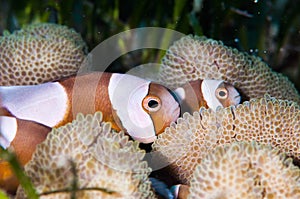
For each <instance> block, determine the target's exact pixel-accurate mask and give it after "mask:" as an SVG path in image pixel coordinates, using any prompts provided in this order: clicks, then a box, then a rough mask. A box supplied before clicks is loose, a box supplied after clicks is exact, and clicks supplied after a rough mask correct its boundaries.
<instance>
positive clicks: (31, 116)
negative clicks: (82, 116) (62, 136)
mask: <svg viewBox="0 0 300 199" xmlns="http://www.w3.org/2000/svg"><path fill="white" fill-rule="evenodd" d="M0 99H1V101H0V103H1V104H0V106H1V107H5V108H6V109H7V110H9V112H10V113H11V114H12V115H13V116H15V117H16V118H19V119H24V120H30V121H34V122H37V123H40V124H43V125H45V126H48V127H54V126H55V125H56V124H58V123H59V122H60V121H61V120H63V118H64V116H65V113H66V111H67V109H68V96H67V94H66V92H65V89H64V87H63V86H62V85H60V84H59V83H58V82H54V83H52V82H50V83H45V84H40V85H34V86H9V87H0Z"/></svg>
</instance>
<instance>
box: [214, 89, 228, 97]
mask: <svg viewBox="0 0 300 199" xmlns="http://www.w3.org/2000/svg"><path fill="white" fill-rule="evenodd" d="M216 96H217V98H219V99H227V97H228V91H227V89H226V88H218V89H217V90H216Z"/></svg>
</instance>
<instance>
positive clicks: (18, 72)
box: [0, 23, 87, 86]
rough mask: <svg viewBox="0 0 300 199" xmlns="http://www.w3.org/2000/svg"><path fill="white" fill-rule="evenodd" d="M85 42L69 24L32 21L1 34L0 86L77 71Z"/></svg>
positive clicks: (26, 83) (48, 78) (83, 54)
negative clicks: (32, 22) (16, 29)
mask: <svg viewBox="0 0 300 199" xmlns="http://www.w3.org/2000/svg"><path fill="white" fill-rule="evenodd" d="M86 48H87V47H86V44H85V42H84V41H83V40H82V38H81V36H80V35H79V34H78V33H76V32H75V31H74V30H73V29H70V28H68V27H66V26H62V25H58V24H50V23H40V24H33V25H28V26H27V27H24V29H21V30H18V31H15V32H13V33H12V34H4V36H2V37H0V76H1V78H0V86H12V85H33V84H40V83H43V82H48V81H54V80H57V79H61V78H63V77H67V76H70V75H74V74H76V72H77V71H78V70H79V68H80V67H82V63H84V62H83V61H84V59H85V57H86V56H85V53H86V51H87V50H86Z"/></svg>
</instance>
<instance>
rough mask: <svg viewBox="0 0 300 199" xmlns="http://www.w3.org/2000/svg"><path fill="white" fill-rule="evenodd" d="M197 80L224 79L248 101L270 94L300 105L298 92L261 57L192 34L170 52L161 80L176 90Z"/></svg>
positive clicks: (160, 73) (165, 59)
mask: <svg viewBox="0 0 300 199" xmlns="http://www.w3.org/2000/svg"><path fill="white" fill-rule="evenodd" d="M197 79H218V80H224V81H225V82H228V83H230V84H231V85H233V86H235V87H236V88H238V89H239V91H240V92H241V93H242V94H243V95H244V97H246V98H247V99H251V98H259V97H263V96H264V95H265V94H270V95H271V96H273V97H276V98H278V99H288V100H292V101H295V102H298V103H299V102H300V97H299V94H298V92H297V90H296V89H295V87H294V85H293V84H292V83H291V82H290V81H289V80H288V79H287V77H285V76H283V75H282V74H279V73H277V72H274V71H272V69H271V68H270V67H269V66H268V65H267V64H266V63H265V62H263V61H262V60H261V58H259V57H256V56H252V55H249V54H247V53H243V52H239V51H238V50H237V49H234V48H231V47H227V46H225V45H223V43H222V42H221V41H216V40H213V39H207V38H206V37H199V36H191V35H189V36H185V37H183V38H181V39H180V40H178V41H176V42H175V43H174V44H173V45H172V46H171V47H170V48H169V49H168V51H167V53H166V54H165V56H164V57H163V59H162V66H161V68H160V71H159V73H158V81H159V82H161V83H163V84H165V85H166V86H168V87H170V88H172V89H174V88H177V87H179V86H182V85H184V84H185V83H187V82H189V81H192V80H197Z"/></svg>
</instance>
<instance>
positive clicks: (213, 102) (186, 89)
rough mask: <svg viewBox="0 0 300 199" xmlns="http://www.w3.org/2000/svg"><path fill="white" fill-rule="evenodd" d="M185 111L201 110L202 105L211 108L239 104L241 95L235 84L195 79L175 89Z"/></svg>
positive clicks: (215, 108)
mask: <svg viewBox="0 0 300 199" xmlns="http://www.w3.org/2000/svg"><path fill="white" fill-rule="evenodd" d="M174 92H175V93H176V95H177V97H178V98H179V99H180V104H181V106H182V109H183V110H184V111H182V112H185V111H187V112H194V111H199V109H200V107H206V108H211V109H212V110H214V111H216V110H217V108H218V107H228V106H231V105H237V104H239V103H240V101H241V96H240V94H239V92H238V91H237V90H236V88H235V87H234V86H232V85H231V84H228V83H226V82H224V81H223V80H210V79H204V80H195V81H191V82H189V83H187V84H185V85H184V86H183V87H179V88H177V89H176V90H175V91H174Z"/></svg>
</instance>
